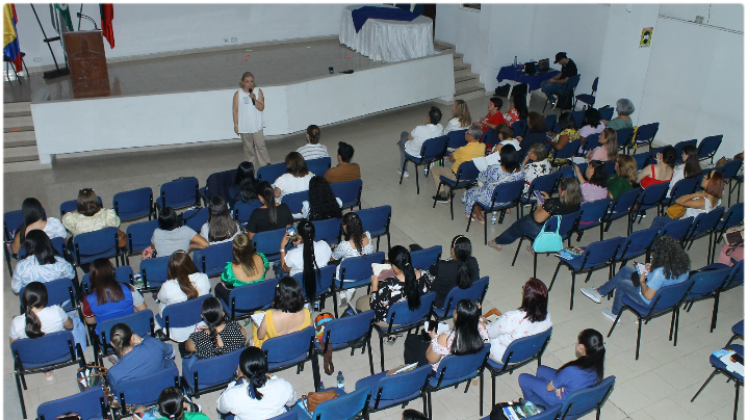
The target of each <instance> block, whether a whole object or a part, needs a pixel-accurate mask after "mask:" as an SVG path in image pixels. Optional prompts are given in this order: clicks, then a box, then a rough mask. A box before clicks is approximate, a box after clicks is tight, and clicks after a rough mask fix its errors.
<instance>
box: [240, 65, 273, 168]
mask: <svg viewBox="0 0 747 420" xmlns="http://www.w3.org/2000/svg"><path fill="white" fill-rule="evenodd" d="M239 86H240V87H241V89H239V90H237V91H236V93H235V94H234V95H233V131H234V132H235V133H236V134H238V135H239V136H241V141H242V143H244V160H245V161H247V162H252V163H253V164H254V167H255V168H260V167H262V166H265V165H269V164H270V155H269V154H268V153H267V147H266V146H265V135H264V132H263V130H262V129H263V128H264V122H263V120H262V111H264V110H265V97H264V95H263V94H262V89H258V88H257V89H256V92H255V91H254V90H255V88H256V86H255V84H254V75H253V74H251V73H249V72H246V73H244V75H243V76H241V82H239Z"/></svg>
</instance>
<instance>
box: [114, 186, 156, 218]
mask: <svg viewBox="0 0 747 420" xmlns="http://www.w3.org/2000/svg"><path fill="white" fill-rule="evenodd" d="M112 208H114V211H115V212H117V216H119V219H120V220H123V221H124V220H131V219H137V218H138V217H144V216H148V215H151V214H153V189H152V188H150V187H145V188H138V189H136V190H130V191H123V192H121V193H117V194H114V198H113V199H112Z"/></svg>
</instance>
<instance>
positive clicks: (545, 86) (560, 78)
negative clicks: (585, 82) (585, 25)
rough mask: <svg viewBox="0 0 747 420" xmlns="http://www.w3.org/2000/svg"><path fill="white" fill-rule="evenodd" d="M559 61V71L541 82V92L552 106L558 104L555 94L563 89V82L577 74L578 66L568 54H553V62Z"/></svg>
mask: <svg viewBox="0 0 747 420" xmlns="http://www.w3.org/2000/svg"><path fill="white" fill-rule="evenodd" d="M558 63H560V65H561V66H563V67H561V70H560V73H558V74H556V75H555V76H553V77H552V78H551V79H548V80H545V81H543V82H542V88H541V89H542V92H544V93H545V95H547V99H549V100H550V101H551V102H552V107H553V108H555V106H556V105H557V104H558V98H557V96H555V95H560V94H561V93H563V92H564V91H565V84H566V83H568V79H570V78H571V77H573V76H576V75H577V74H578V68H576V63H574V62H573V60H571V59H570V58H568V55H566V53H564V52H559V53H557V54H555V64H558Z"/></svg>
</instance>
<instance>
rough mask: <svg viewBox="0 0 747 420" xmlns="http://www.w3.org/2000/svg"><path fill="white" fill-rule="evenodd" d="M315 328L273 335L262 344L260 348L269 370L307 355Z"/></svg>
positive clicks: (297, 360)
mask: <svg viewBox="0 0 747 420" xmlns="http://www.w3.org/2000/svg"><path fill="white" fill-rule="evenodd" d="M315 333H316V330H315V329H314V327H307V328H304V329H303V330H301V331H297V332H294V333H290V334H286V335H281V336H279V337H273V338H270V339H269V340H267V341H265V342H264V343H263V344H262V350H263V351H264V352H265V354H266V355H267V365H268V367H269V369H270V370H277V369H280V368H282V367H285V366H288V365H291V364H295V363H298V362H300V361H302V360H306V359H307V358H308V357H309V349H310V348H311V344H312V343H311V340H314V339H315V337H314V334H315Z"/></svg>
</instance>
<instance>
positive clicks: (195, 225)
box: [182, 207, 210, 232]
mask: <svg viewBox="0 0 747 420" xmlns="http://www.w3.org/2000/svg"><path fill="white" fill-rule="evenodd" d="M209 216H210V209H208V208H207V207H200V208H196V209H189V210H187V211H185V212H184V213H182V223H183V225H182V226H188V227H189V228H190V229H192V230H194V231H195V232H200V230H202V225H204V224H205V223H207V222H208V218H209Z"/></svg>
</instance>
